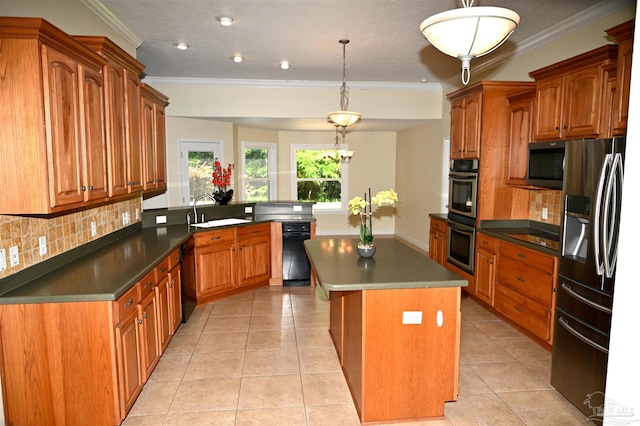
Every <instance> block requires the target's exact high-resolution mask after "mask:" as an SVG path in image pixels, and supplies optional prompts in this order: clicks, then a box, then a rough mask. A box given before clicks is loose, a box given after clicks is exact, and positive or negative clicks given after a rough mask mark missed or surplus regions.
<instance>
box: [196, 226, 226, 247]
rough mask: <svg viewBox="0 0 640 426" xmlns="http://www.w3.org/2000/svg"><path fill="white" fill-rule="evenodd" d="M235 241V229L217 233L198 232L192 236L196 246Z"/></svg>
mask: <svg viewBox="0 0 640 426" xmlns="http://www.w3.org/2000/svg"><path fill="white" fill-rule="evenodd" d="M235 240H236V229H235V228H229V229H221V230H219V231H208V232H198V233H196V234H194V235H193V241H194V242H195V245H196V247H197V246H204V245H208V244H215V243H222V242H233V241H235Z"/></svg>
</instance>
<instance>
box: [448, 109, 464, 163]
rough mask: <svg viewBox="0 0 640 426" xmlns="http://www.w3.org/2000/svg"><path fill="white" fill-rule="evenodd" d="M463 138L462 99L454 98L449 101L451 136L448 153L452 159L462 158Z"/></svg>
mask: <svg viewBox="0 0 640 426" xmlns="http://www.w3.org/2000/svg"><path fill="white" fill-rule="evenodd" d="M463 138H464V100H463V99H456V100H454V101H452V102H451V137H450V140H449V155H450V157H451V158H452V159H457V158H462V149H463Z"/></svg>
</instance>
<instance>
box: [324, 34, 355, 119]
mask: <svg viewBox="0 0 640 426" xmlns="http://www.w3.org/2000/svg"><path fill="white" fill-rule="evenodd" d="M338 43H340V44H342V86H340V111H331V112H329V113H327V118H328V119H329V121H331V122H333V123H334V124H335V125H337V126H341V127H343V128H344V127H348V126H351V125H352V124H355V123H357V122H358V120H360V118H361V117H362V115H361V114H360V113H359V112H354V111H348V109H349V87H348V86H347V80H346V57H347V50H346V46H347V43H349V40H345V39H343V40H339V41H338Z"/></svg>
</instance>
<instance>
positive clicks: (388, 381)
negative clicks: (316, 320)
mask: <svg viewBox="0 0 640 426" xmlns="http://www.w3.org/2000/svg"><path fill="white" fill-rule="evenodd" d="M357 243H358V240H357V239H345V238H335V239H329V238H320V239H316V240H307V241H305V243H304V244H305V249H306V251H307V255H308V256H309V260H310V261H311V267H312V273H313V274H314V275H315V278H316V282H317V283H318V284H319V285H320V286H321V287H322V288H323V289H324V290H325V291H327V292H328V297H329V333H330V335H331V338H332V340H333V343H334V345H335V348H336V352H337V354H338V358H339V360H340V364H341V366H342V370H343V373H344V375H345V377H346V379H347V383H348V385H349V388H350V391H351V395H352V397H353V400H354V403H355V406H356V409H357V410H358V414H359V416H360V421H361V422H362V423H363V424H367V423H376V422H391V421H420V420H424V419H433V418H439V417H440V418H441V417H443V416H444V403H445V402H446V401H454V400H456V399H457V396H458V372H459V352H460V288H461V287H464V286H466V285H467V281H466V280H465V279H463V278H461V277H460V276H458V275H456V274H455V273H453V272H451V271H449V270H447V269H445V268H444V267H442V266H440V265H439V264H437V263H436V262H434V261H432V260H431V259H429V258H428V256H427V255H426V254H422V253H420V252H418V251H416V250H414V249H412V248H411V247H409V246H408V245H406V244H403V243H402V242H400V241H398V240H396V239H393V238H379V239H376V247H377V251H376V254H375V256H374V257H371V258H361V257H359V256H358V254H357V252H356V247H357Z"/></svg>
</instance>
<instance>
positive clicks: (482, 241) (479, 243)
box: [476, 232, 498, 253]
mask: <svg viewBox="0 0 640 426" xmlns="http://www.w3.org/2000/svg"><path fill="white" fill-rule="evenodd" d="M476 248H477V249H478V250H480V249H482V250H487V251H490V252H492V253H495V252H496V251H497V250H498V239H497V238H494V237H490V236H488V235H486V234H483V233H482V232H478V233H477V234H476Z"/></svg>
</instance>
